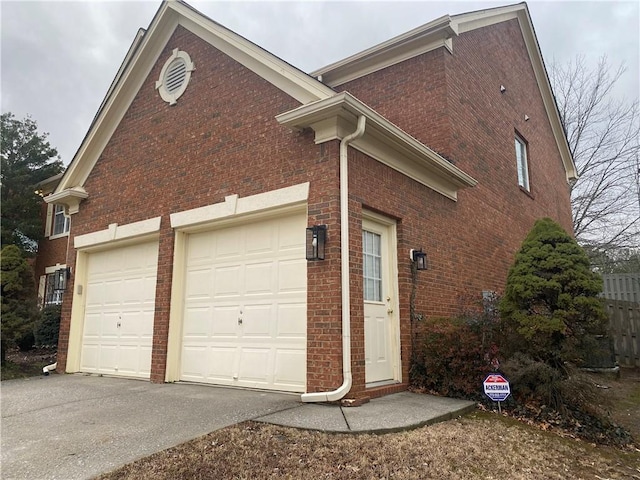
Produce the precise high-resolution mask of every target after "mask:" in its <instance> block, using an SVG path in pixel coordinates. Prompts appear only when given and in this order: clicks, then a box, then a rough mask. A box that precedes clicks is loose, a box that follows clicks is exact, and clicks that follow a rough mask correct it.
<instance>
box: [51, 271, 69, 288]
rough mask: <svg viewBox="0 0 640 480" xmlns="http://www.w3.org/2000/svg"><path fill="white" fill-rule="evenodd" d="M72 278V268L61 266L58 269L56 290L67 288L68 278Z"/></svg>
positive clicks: (55, 282) (54, 286) (55, 281)
mask: <svg viewBox="0 0 640 480" xmlns="http://www.w3.org/2000/svg"><path fill="white" fill-rule="evenodd" d="M70 278H71V268H69V267H67V268H61V269H59V270H56V272H55V277H54V282H53V288H54V290H65V289H66V288H67V280H69V279H70Z"/></svg>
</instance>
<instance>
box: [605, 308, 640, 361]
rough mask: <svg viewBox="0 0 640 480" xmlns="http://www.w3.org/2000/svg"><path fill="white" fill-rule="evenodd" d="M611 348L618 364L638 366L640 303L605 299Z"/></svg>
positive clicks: (639, 356) (639, 359) (639, 353)
mask: <svg viewBox="0 0 640 480" xmlns="http://www.w3.org/2000/svg"><path fill="white" fill-rule="evenodd" d="M605 309H606V311H607V314H608V315H609V322H610V325H611V335H612V337H613V350H614V352H615V355H616V361H617V362H618V364H620V365H624V366H629V367H632V366H635V367H640V345H639V344H640V334H639V332H638V331H639V330H640V303H639V302H624V301H622V300H611V299H608V298H607V299H605Z"/></svg>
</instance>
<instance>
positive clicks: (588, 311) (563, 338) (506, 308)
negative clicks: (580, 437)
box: [500, 218, 608, 370]
mask: <svg viewBox="0 0 640 480" xmlns="http://www.w3.org/2000/svg"><path fill="white" fill-rule="evenodd" d="M601 291H602V279H601V278H600V276H599V275H597V274H596V273H594V272H592V271H591V268H590V263H589V258H588V257H587V255H586V253H585V252H584V250H583V249H582V248H581V247H580V246H579V245H578V244H577V243H576V241H575V240H574V239H573V238H572V237H571V236H570V235H569V234H567V233H566V232H565V231H564V230H563V229H562V227H560V226H559V225H558V224H557V223H555V222H554V221H553V220H551V219H549V218H543V219H541V220H538V221H537V222H536V223H535V225H534V227H533V229H532V230H531V232H530V233H529V235H528V236H527V237H526V239H525V240H524V242H523V244H522V247H521V248H520V251H519V252H518V253H517V254H516V258H515V262H514V264H513V266H512V267H511V269H510V271H509V275H508V277H507V284H506V289H505V294H504V296H503V298H502V301H501V302H500V314H501V316H502V318H503V319H504V321H505V325H506V327H508V329H510V330H511V333H512V334H515V335H513V336H512V340H513V341H512V342H511V343H510V347H511V348H510V350H511V351H510V353H515V352H518V351H521V352H527V354H528V355H529V356H530V357H531V358H532V359H533V360H535V361H540V362H543V363H546V364H548V365H549V366H551V367H552V368H556V369H559V370H563V369H564V368H565V365H566V364H567V363H570V364H573V365H577V366H583V365H584V364H585V359H586V358H587V357H588V356H590V355H593V353H594V352H593V349H595V348H597V347H596V346H597V345H598V344H599V343H598V342H595V341H593V339H595V338H596V337H599V336H603V335H605V334H606V333H607V325H608V319H607V316H606V314H605V312H604V308H603V306H602V303H601V301H600V299H599V298H598V294H599V293H600V292H601Z"/></svg>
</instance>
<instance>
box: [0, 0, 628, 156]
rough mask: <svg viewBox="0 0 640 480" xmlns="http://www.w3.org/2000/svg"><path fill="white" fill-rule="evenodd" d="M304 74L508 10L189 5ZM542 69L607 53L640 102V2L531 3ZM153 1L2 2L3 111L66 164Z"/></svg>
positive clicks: (432, 5)
mask: <svg viewBox="0 0 640 480" xmlns="http://www.w3.org/2000/svg"><path fill="white" fill-rule="evenodd" d="M189 3H190V4H191V5H192V6H194V7H195V8H196V9H198V10H200V11H201V12H202V13H204V14H205V15H207V16H209V17H210V18H212V19H213V20H215V21H217V22H218V23H221V24H222V25H224V26H226V27H228V28H230V29H231V30H233V31H235V32H237V33H239V34H240V35H242V36H244V37H245V38H247V39H249V40H251V41H253V42H254V43H257V44H258V45H260V46H261V47H263V48H265V49H267V50H269V51H270V52H271V53H273V54H275V55H277V56H279V57H280V58H282V59H283V60H286V61H287V62H289V63H291V64H293V65H294V66H296V67H298V68H300V69H301V70H304V71H306V72H310V71H313V70H315V69H318V68H320V67H322V66H325V65H327V64H329V63H332V62H335V61H337V60H340V59H342V58H344V57H346V56H349V55H351V54H354V53H357V52H359V51H361V50H364V49H366V48H369V47H371V46H373V45H376V44H378V43H380V42H383V41H385V40H388V39H389V38H391V37H393V36H395V35H399V34H401V33H403V32H406V31H407V30H410V29H412V28H415V27H417V26H419V25H422V24H425V23H427V22H429V21H431V20H433V19H435V18H438V17H440V16H442V15H444V14H447V13H448V14H451V15H454V14H458V13H465V12H469V11H473V10H479V9H483V8H488V7H494V6H500V5H508V4H509V3H513V2H485V1H476V2H466V1H465V2H455V1H448V2H436V1H421V2H418V1H415V2H400V1H386V2H375V1H374V2H327V1H322V2H321V1H316V2H311V1H300V2H272V1H269V2H266V1H263V2H240V1H233V2H212V1H196V0H192V1H191V2H189ZM528 5H529V11H530V13H531V17H532V19H533V24H534V28H535V30H536V34H537V36H538V41H539V42H540V46H541V49H542V54H543V57H544V59H545V62H546V63H547V65H549V64H550V63H552V62H553V61H556V62H561V63H564V62H567V61H569V60H570V59H572V58H574V57H575V56H576V55H584V56H585V59H586V60H587V61H588V62H590V63H592V64H593V63H596V62H597V60H598V58H599V57H601V56H603V55H607V56H608V58H609V63H610V64H611V65H614V66H617V65H620V64H621V63H624V64H625V65H626V67H627V73H626V74H625V75H624V76H623V78H622V79H621V81H620V82H619V88H618V90H617V92H616V93H617V95H619V96H625V97H627V98H637V97H638V96H639V90H640V87H639V79H640V66H639V57H640V51H639V50H640V33H639V32H640V8H639V5H640V2H638V1H631V2H619V1H601V2H595V1H590V2H569V1H562V2H542V1H535V0H534V1H530V2H528ZM159 6H160V1H128V2H115V1H86V0H85V1H75V2H58V1H46V2H33V1H21V2H14V1H6V0H0V18H1V38H0V42H1V70H0V77H1V90H0V94H1V97H0V98H1V109H2V112H3V113H5V112H13V113H14V114H15V115H16V116H17V117H18V118H23V117H25V116H26V115H30V116H31V117H32V118H33V119H34V120H35V121H36V122H37V123H38V126H39V130H40V131H41V132H48V133H49V141H50V143H51V145H52V146H54V147H56V148H57V149H58V152H59V153H60V156H61V157H62V159H63V161H64V163H65V164H68V163H69V162H70V161H71V159H72V158H73V155H74V154H75V152H76V151H77V149H78V148H79V146H80V142H81V141H82V139H83V137H84V135H85V133H86V132H87V129H88V127H89V124H90V123H91V120H92V118H93V116H94V115H95V113H96V111H97V109H98V107H99V105H100V103H101V101H102V99H103V97H104V95H105V93H106V91H107V89H108V88H109V85H110V83H111V81H112V79H113V77H114V76H115V74H116V72H117V70H118V68H119V66H120V63H121V62H122V60H123V58H124V55H125V54H126V52H127V50H128V48H129V46H130V44H131V42H132V40H133V38H134V36H135V34H136V32H137V30H138V28H139V27H144V28H146V27H147V26H148V25H149V23H150V22H151V20H152V18H153V16H154V14H155V12H156V11H157V9H158V7H159Z"/></svg>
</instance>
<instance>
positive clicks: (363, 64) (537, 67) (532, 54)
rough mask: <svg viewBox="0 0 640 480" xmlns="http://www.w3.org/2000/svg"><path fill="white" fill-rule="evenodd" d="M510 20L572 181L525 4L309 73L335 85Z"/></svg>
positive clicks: (412, 35)
mask: <svg viewBox="0 0 640 480" xmlns="http://www.w3.org/2000/svg"><path fill="white" fill-rule="evenodd" d="M512 19H517V20H518V23H519V25H520V30H521V32H522V36H523V38H524V42H525V45H526V48H527V52H528V54H529V58H530V60H531V64H532V67H533V71H534V74H535V77H536V82H537V84H538V88H539V89H540V94H541V95H542V101H543V103H544V107H545V110H546V113H547V117H548V118H549V122H550V124H551V129H552V131H553V135H554V137H555V140H556V144H557V146H558V150H559V152H560V156H561V158H562V163H563V165H564V169H565V172H566V176H567V180H568V181H569V180H573V179H575V178H577V176H578V173H577V169H576V166H575V163H574V161H573V157H572V155H571V150H570V149H569V143H568V142H567V137H566V133H565V131H564V127H563V125H562V121H561V120H560V114H559V112H558V106H557V104H556V100H555V96H554V95H553V91H552V89H551V83H550V82H549V77H548V75H547V70H546V68H545V65H544V60H543V59H542V53H541V51H540V45H539V44H538V40H537V38H536V34H535V30H534V28H533V23H532V22H531V16H530V15H529V9H528V8H527V4H526V3H518V4H515V5H508V6H505V7H497V8H490V9H486V10H478V11H475V12H470V13H463V14H460V15H453V16H449V15H445V16H443V17H440V18H438V19H436V20H433V21H432V22H429V23H427V24H425V25H422V26H420V27H418V28H414V29H413V30H410V31H409V32H406V33H403V34H402V35H399V36H397V37H395V38H392V39H391V40H387V41H386V42H383V43H380V44H379V45H376V46H374V47H371V48H369V49H367V50H364V51H362V52H360V53H357V54H355V55H352V56H350V57H348V58H345V59H344V60H340V61H338V62H335V63H332V64H331V65H327V66H326V67H323V68H321V69H319V70H316V71H314V72H312V73H311V75H313V76H315V77H319V78H322V81H323V82H324V83H326V84H327V85H329V86H331V87H335V86H338V85H342V84H344V83H346V82H349V81H351V80H354V79H356V78H360V77H362V76H364V75H368V74H370V73H373V72H375V71H378V70H381V69H383V68H386V67H389V66H391V65H395V64H397V63H400V62H403V61H405V60H408V59H410V58H413V57H415V56H418V55H421V54H423V53H426V52H429V51H431V50H435V49H436V48H440V47H444V48H446V49H447V50H449V51H450V52H453V48H454V45H453V41H452V39H453V38H454V37H456V36H458V35H460V34H463V33H465V32H469V31H472V30H475V29H477V28H482V27H488V26H490V25H494V24H496V23H500V22H505V21H508V20H512Z"/></svg>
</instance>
